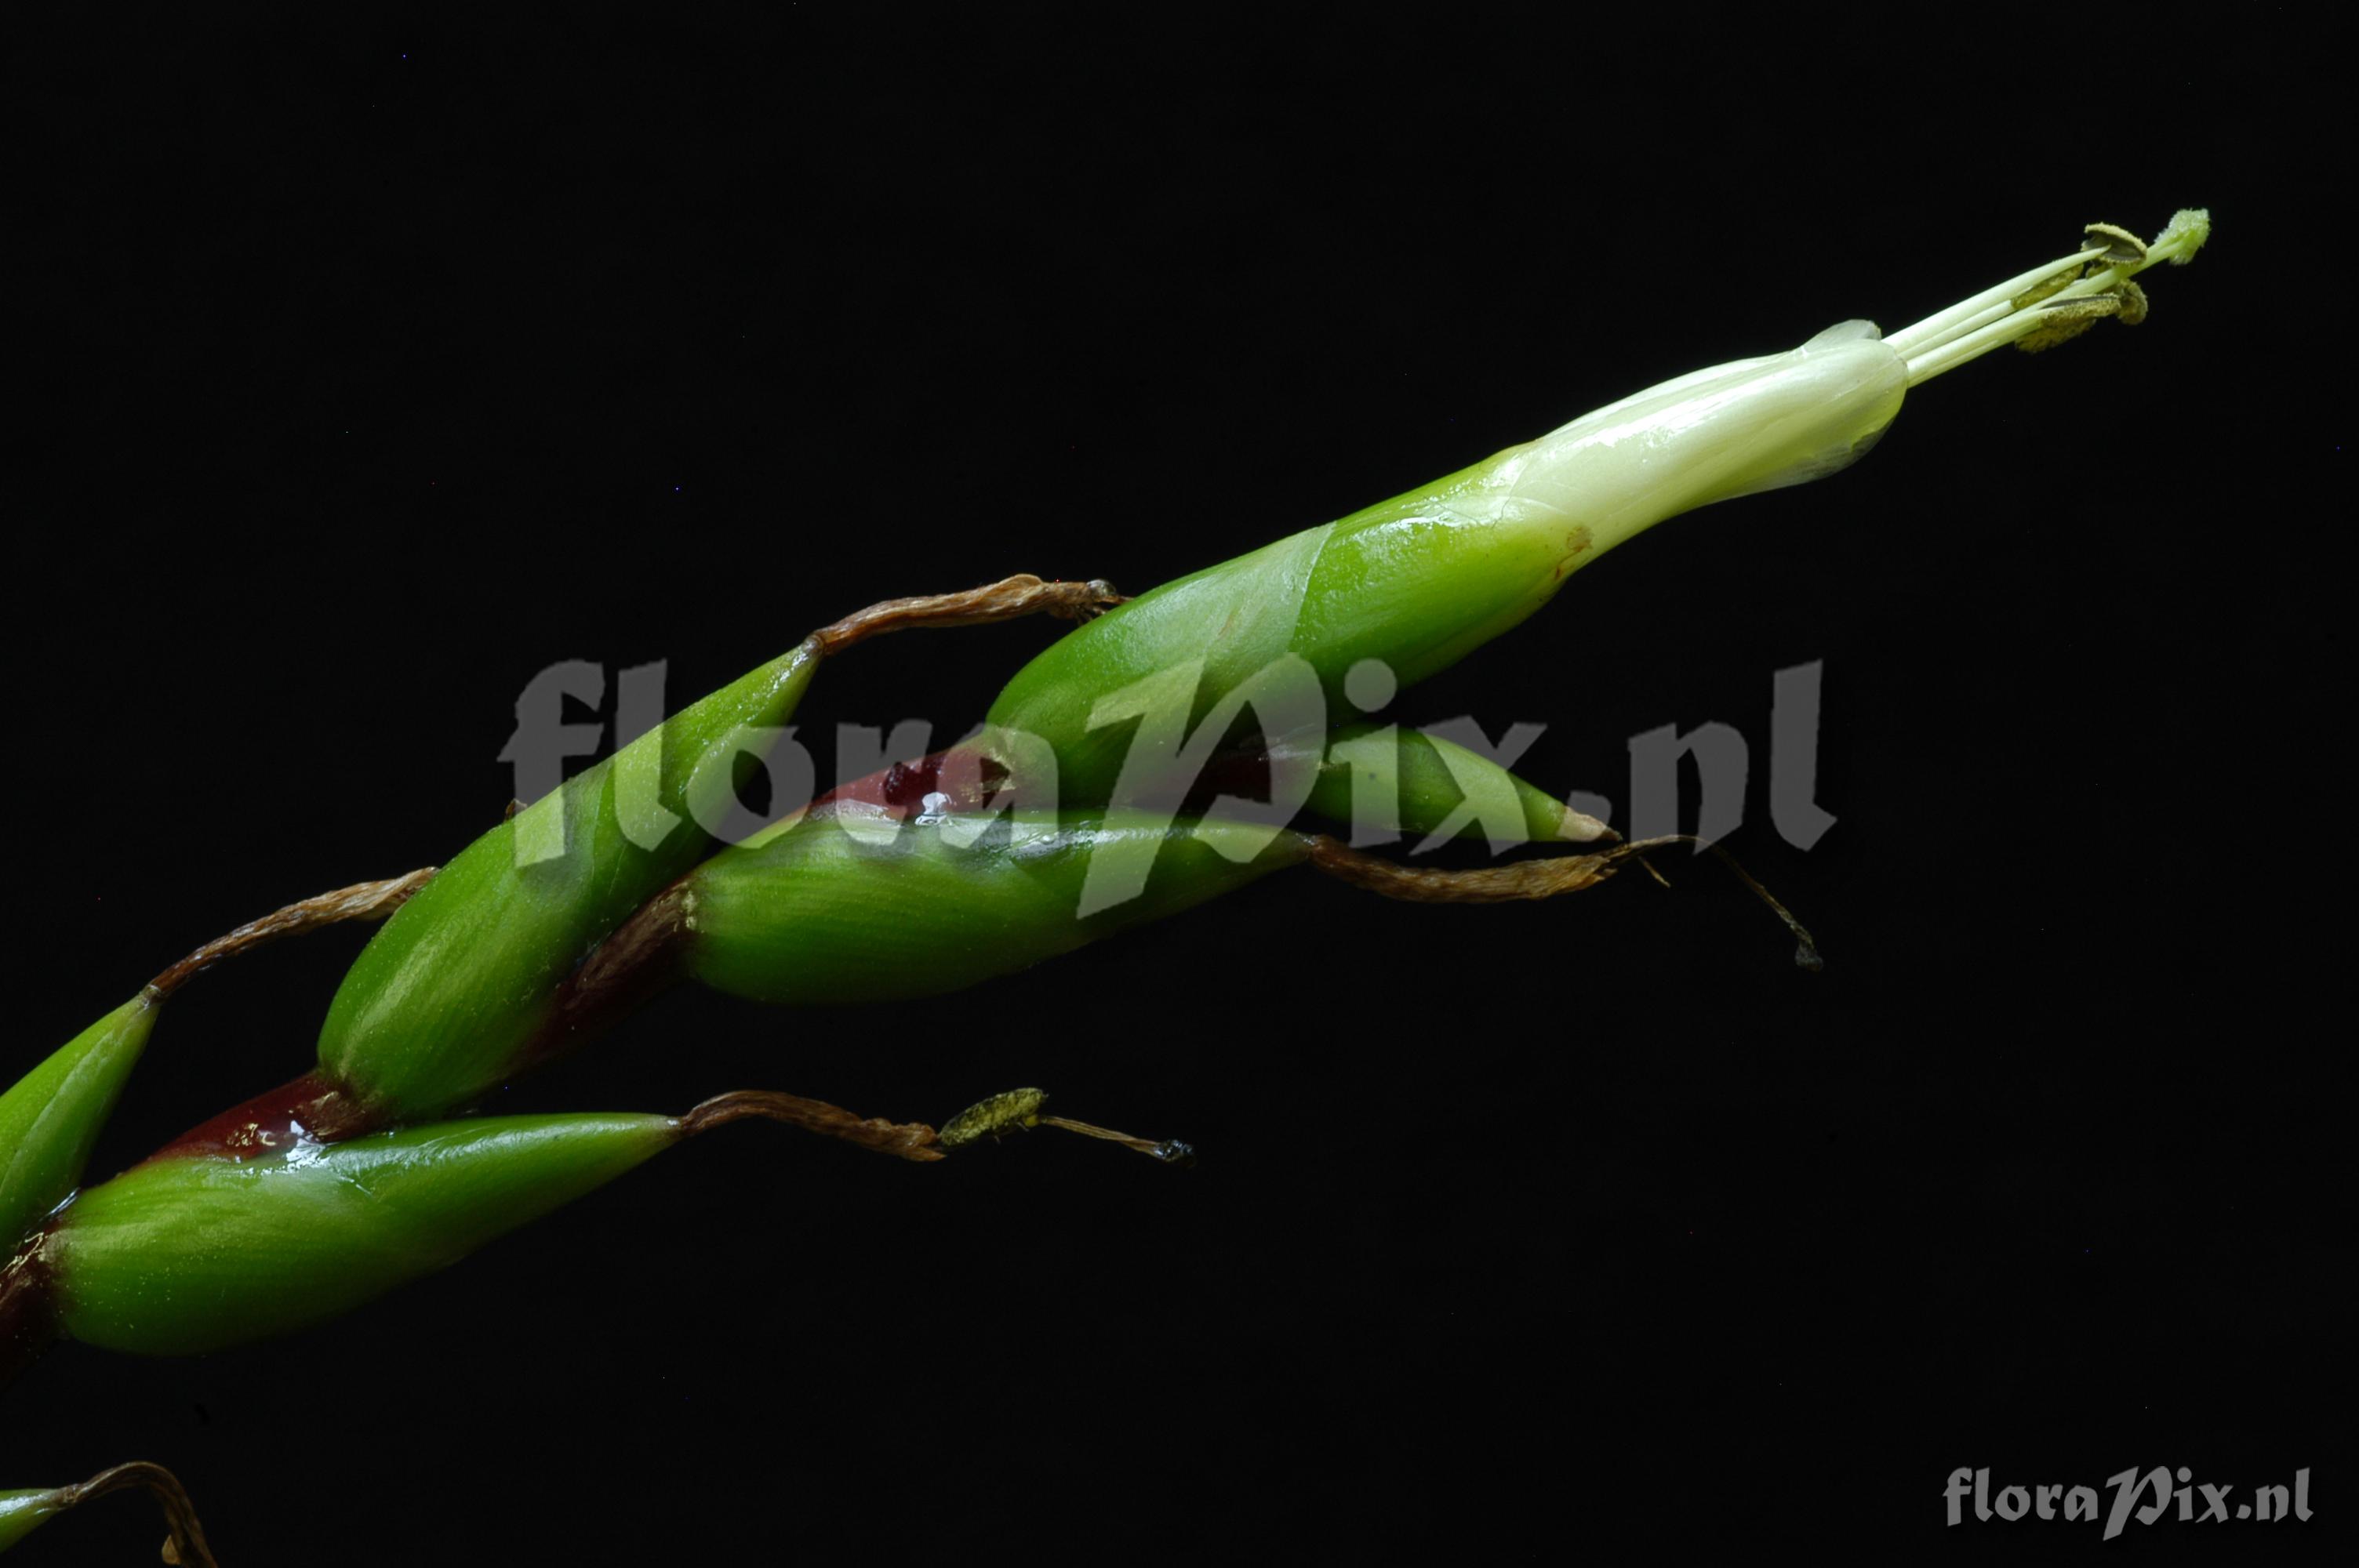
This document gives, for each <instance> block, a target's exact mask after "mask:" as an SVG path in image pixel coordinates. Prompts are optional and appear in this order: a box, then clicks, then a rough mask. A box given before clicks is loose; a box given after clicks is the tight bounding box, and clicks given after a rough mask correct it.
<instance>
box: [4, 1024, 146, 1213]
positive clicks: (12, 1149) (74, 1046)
mask: <svg viewBox="0 0 2359 1568" xmlns="http://www.w3.org/2000/svg"><path fill="white" fill-rule="evenodd" d="M155 1022H156V1006H155V1004H154V1003H153V1002H150V1001H149V1000H147V998H146V996H144V995H142V996H138V997H135V998H133V999H132V1000H129V1001H127V1002H125V1003H124V1004H123V1005H122V1006H121V1007H118V1008H116V1009H115V1010H114V1011H113V1012H110V1013H108V1014H107V1015H106V1016H105V1017H104V1018H102V1019H100V1020H99V1021H98V1022H96V1023H93V1024H92V1025H91V1026H90V1027H89V1028H88V1029H85V1030H83V1031H82V1033H80V1034H77V1035H75V1036H74V1037H73V1038H72V1039H71V1040H70V1041H68V1042H67V1043H66V1044H64V1045H62V1046H60V1047H59V1048H58V1050H56V1051H55V1052H53V1053H52V1054H50V1055H49V1059H48V1060H46V1061H44V1062H43V1063H41V1065H38V1066H37V1067H35V1068H34V1069H33V1070H32V1071H31V1072H29V1073H27V1074H26V1075H25V1076H24V1077H22V1078H20V1079H18V1080H17V1082H16V1085H15V1087H12V1088H10V1089H9V1090H8V1092H7V1093H6V1094H5V1095H0V1247H13V1246H14V1245H15V1244H16V1239H17V1238H19V1237H21V1236H23V1235H25V1234H26V1233H27V1232H28V1231H30V1230H31V1229H32V1228H33V1227H34V1226H35V1225H36V1224H38V1222H39V1220H40V1218H41V1217H42V1216H44V1215H46V1214H48V1213H49V1211H50V1210H51V1209H53V1208H55V1207H57V1206H58V1205H60V1204H61V1203H63V1202H64V1201H65V1200H66V1197H67V1195H69V1194H71V1192H72V1191H73V1190H74V1186H75V1184H77V1183H79V1182H80V1181H81V1180H82V1167H83V1166H84V1165H86V1164H88V1163H89V1162H90V1150H91V1145H92V1143H94V1142H96V1141H97V1140H98V1133H99V1130H100V1129H101V1128H103V1126H105V1125H106V1118H107V1115H108V1113H109V1112H111V1111H112V1110H114V1102H115V1100H116V1098H118V1097H120V1096H121V1095H122V1093H123V1086H124V1084H125V1081H127V1080H128V1079H129V1078H130V1076H131V1069H132V1067H133V1066H134V1065H136V1063H137V1062H138V1060H139V1054H140V1052H141V1051H142V1050H143V1049H145V1048H146V1046H147V1035H148V1033H149V1032H150V1031H151V1030H152V1029H153V1028H154V1027H155Z"/></svg>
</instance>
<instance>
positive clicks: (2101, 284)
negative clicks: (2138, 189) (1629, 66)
mask: <svg viewBox="0 0 2359 1568" xmlns="http://www.w3.org/2000/svg"><path fill="white" fill-rule="evenodd" d="M2210 230H2211V221H2210V219H2209V217H2208V216H2206V215H2205V214H2204V213H2203V212H2201V211H2184V212H2181V213H2180V214H2179V215H2178V216H2177V217H2176V218H2174V219H2172V220H2171V222H2170V226H2169V228H2168V229H2166V230H2165V231H2164V232H2163V236H2162V238H2161V240H2159V241H2158V242H2157V243H2155V244H2154V245H2153V246H2152V247H2148V246H2147V244H2146V243H2144V242H2142V241H2140V240H2139V239H2138V238H2137V237H2136V235H2134V234H2131V233H2129V232H2127V231H2125V230H2121V229H2116V228H2114V227H2113V226H2112V225H2110V224H2102V223H2100V224H2093V225H2091V226H2090V229H2089V230H2088V233H2089V235H2090V239H2089V242H2088V243H2086V244H2084V245H2083V246H2082V248H2081V249H2079V250H2077V251H2075V252H2073V253H2072V254H2070V255H2066V256H2060V257H2058V258H2057V259H2055V260H2053V261H2049V262H2045V263H2042V264H2041V265H2038V266H2036V267H2033V268H2031V269H2029V270H2028V271H2027V272H2024V273H2022V274H2020V275H2019V276H2016V277H2013V278H2009V279H2008V280H2006V282H2004V283H2002V284H1999V285H1998V286H1997V287H1994V288H1989V289H1985V290H1984V291H1983V292H1982V293H1980V294H1977V295H1974V296H1973V297H1970V298H1967V299H1963V300H1961V301H1960V302H1959V303H1958V304H1956V305H1954V306H1952V307H1951V308H1949V309H1947V310H1943V311H1940V312H1939V313H1937V314H1935V315H1933V316H1930V317H1928V318H1927V319H1924V320H1922V321H1919V322H1918V323H1917V324H1916V325H1914V326H1912V327H1909V328H1908V329H1907V330H1903V331H1899V332H1895V333H1892V334H1890V335H1889V336H1885V335H1882V334H1880V333H1879V332H1878V331H1877V330H1876V328H1875V325H1874V323H1872V322H1867V321H1846V322H1843V323H1842V324H1841V325H1839V326H1836V327H1832V328H1829V329H1828V330H1825V331H1823V332H1821V333H1820V334H1818V336H1816V337H1814V338H1812V339H1810V341H1808V342H1806V343H1804V344H1803V345H1802V346H1801V347H1799V348H1798V349H1794V350H1791V351H1788V352H1786V353H1782V354H1771V355H1767V356H1766V357H1764V358H1760V359H1750V360H1739V361H1737V362H1734V363H1733V364H1723V365H1714V366H1712V367H1711V368H1710V369H1708V370H1700V371H1696V372H1694V373H1690V374H1688V375H1683V376H1680V377H1677V378H1676V379H1674V380H1671V381H1667V382H1664V383H1663V384H1660V385H1658V386H1654V387H1650V388H1648V389H1647V391H1645V392H1641V393H1639V394H1637V395H1636V396H1632V397H1625V398H1624V399H1622V400H1621V401H1620V402H1618V403H1614V404H1612V405H1609V406H1606V407H1603V408H1600V409H1598V410H1597V411H1596V412H1595V413H1593V414H1588V415H1584V416H1582V417H1581V418H1579V419H1575V420H1574V421H1572V422H1571V424H1569V425H1565V426H1563V427H1560V428H1559V429H1556V430H1553V431H1550V432H1549V434H1548V435H1545V436H1542V437H1541V438H1539V439H1538V440H1536V441H1529V442H1527V443H1525V444H1524V445H1522V446H1518V447H1510V448H1508V449H1506V451H1503V452H1500V453H1497V454H1496V455H1495V456H1493V457H1491V458H1488V459H1486V460H1484V461H1482V462H1479V463H1476V464H1474V465H1473V467H1471V468H1468V469H1464V470H1460V471H1459V472H1457V473H1454V474H1451V475H1450V476H1449V477H1447V478H1445V479H1442V480H1439V481H1436V482H1434V483H1433V484H1431V485H1428V486H1424V487H1422V488H1420V489H1418V490H1413V491H1410V492H1408V493H1407V494H1404V495H1399V496H1396V497H1394V498H1393V499H1392V500H1390V501H1386V502H1382V503H1378V504H1377V505H1375V506H1371V507H1368V508H1366V509H1364V510H1363V511H1360V512H1356V513H1353V514H1352V515H1350V516H1348V517H1344V518H1343V519H1341V520H1339V521H1337V522H1333V523H1330V524H1325V525H1324V526H1322V527H1318V528H1312V529H1310V530H1308V531H1306V532H1303V533H1299V534H1295V535H1290V536H1288V537H1287V538H1283V539H1280V540H1278V541H1277V542H1276V543H1275V544H1272V545H1269V546H1265V547H1263V548H1262V549H1258V550H1256V551H1254V552H1252V553H1251V554H1249V555H1245V556H1240V557H1236V558H1235V559H1234V560H1230V561H1224V562H1223V563H1221V564H1220V565H1218V566H1215V567H1211V568H1206V569H1205V570H1202V571H1200V572H1196V573H1194V574H1192V575H1190V576H1188V577H1184V578H1180V579H1177V580H1176V581H1173V582H1169V583H1166V584H1164V585H1163V586H1162V587H1160V588H1158V589H1154V590H1153V591H1152V592H1149V593H1146V594H1142V595H1140V596H1139V597H1138V598H1137V599H1135V600H1131V601H1130V602H1128V603H1126V604H1124V605H1121V606H1119V607H1117V608H1116V609H1115V610H1114V611H1112V612H1111V613H1109V614H1106V615H1104V616H1102V617H1101V618H1099V619H1098V620H1096V621H1094V622H1091V623H1090V624H1088V625H1086V626H1083V627H1082V628H1080V629H1079V630H1078V631H1075V632H1073V633H1070V634H1069V635H1067V636H1066V637H1064V638H1062V639H1060V641H1059V642H1057V643H1055V644H1053V645H1052V646H1051V647H1049V649H1048V650H1047V651H1046V652H1044V653H1043V654H1041V655H1040V656H1039V657H1038V658H1037V659H1035V660H1033V661H1032V663H1031V664H1029V665H1027V666H1026V667H1025V668H1024V669H1023V670H1022V671H1021V672H1020V673H1018V675H1017V676H1016V678H1015V679H1014V680H1013V681H1011V682H1009V683H1008V685H1007V687H1006V689H1005V690H1004V691H1002V692H1001V694H1000V696H999V699H998V701H996V702H995V703H994V704H993V705H992V709H991V715H990V723H991V725H992V726H993V727H994V731H995V734H996V735H998V736H999V737H1001V739H1000V740H998V741H993V742H992V745H993V747H994V748H995V750H997V751H998V752H1000V753H1001V755H1000V760H1001V762H1002V763H1003V765H1006V766H1007V767H1008V768H1009V769H1010V771H1011V772H1015V771H1018V770H1017V769H1016V762H1015V760H1014V752H1013V750H1012V745H1013V741H1012V739H1010V738H1012V737H1016V736H1023V737H1027V738H1028V739H1029V741H1030V742H1031V743H1032V744H1034V745H1035V746H1036V747H1037V746H1038V745H1039V744H1040V743H1045V745H1046V748H1047V750H1048V752H1049V753H1051V754H1053V756H1054V758H1055V761H1056V763H1057V765H1058V767H1059V769H1060V773H1061V779H1062V787H1063V790H1064V792H1065V798H1066V799H1067V800H1068V801H1069V802H1076V803H1082V804H1086V803H1092V802H1102V801H1104V800H1106V799H1108V798H1110V795H1111V792H1112V790H1113V787H1114V783H1115V778H1116V773H1117V771H1118V769H1119V767H1120V765H1121V762H1122V758H1123V756H1124V755H1125V747H1126V746H1127V744H1128V739H1129V733H1130V730H1129V727H1128V726H1126V725H1125V724H1123V723H1120V722H1118V720H1121V719H1125V718H1127V717H1130V716H1133V715H1135V714H1136V712H1137V711H1138V708H1136V702H1138V701H1144V700H1146V698H1145V697H1142V696H1141V694H1142V693H1146V692H1147V691H1148V689H1149V688H1148V687H1147V686H1146V685H1144V684H1143V683H1147V682H1160V683H1162V684H1161V685H1158V686H1156V687H1153V688H1152V689H1153V691H1154V692H1156V693H1167V688H1168V693H1167V695H1169V697H1170V700H1174V701H1180V702H1182V703H1184V704H1185V706H1186V708H1187V710H1188V711H1187V714H1186V717H1187V719H1188V721H1189V723H1190V725H1193V724H1195V723H1196V722H1197V721H1199V720H1201V719H1203V718H1204V716H1205V715H1206V714H1207V713H1208V712H1210V711H1211V710H1212V708H1213V707H1214V705H1215V704H1217V703H1220V702H1223V701H1227V700H1231V699H1233V697H1234V694H1237V693H1239V692H1241V691H1244V690H1246V689H1248V686H1247V683H1249V682H1253V681H1256V680H1257V679H1261V678H1263V676H1264V672H1267V671H1271V670H1275V669H1277V668H1279V667H1281V665H1288V661H1292V662H1293V663H1295V664H1299V665H1307V667H1308V670H1309V672H1310V674H1312V675H1314V676H1316V678H1317V680H1318V682H1319V684H1320V686H1321V688H1322V690H1323V693H1324V699H1325V712H1327V713H1331V714H1332V713H1344V712H1352V711H1356V709H1354V708H1346V707H1344V706H1343V704H1344V702H1345V700H1346V699H1347V697H1348V694H1347V693H1346V692H1345V691H1344V689H1343V677H1344V676H1345V675H1346V673H1347V672H1349V671H1350V670H1351V669H1352V668H1353V666H1354V665H1357V664H1359V663H1360V662H1362V661H1365V660H1375V661H1379V662H1381V663H1382V664H1383V665H1385V666H1386V667H1387V668H1388V669H1389V670H1390V671H1391V673H1392V675H1393V676H1394V677H1395V678H1396V679H1397V681H1398V683H1399V684H1401V685H1407V684H1408V683H1410V682H1413V681H1417V680H1420V679H1422V678H1424V677H1425V676H1429V675H1431V674H1433V673H1434V672H1435V671H1437V670H1440V669H1442V668H1445V667H1446V666H1448V665H1451V664H1453V663H1455V662H1456V661H1457V660H1459V659H1460V658H1462V657H1464V656H1465V655H1466V654H1468V653H1471V652H1472V651H1473V649H1475V648H1477V647H1479V646H1481V645H1482V644H1483V643H1486V642H1488V641H1490V640H1491V639H1492V638H1494V637H1495V636H1497V635H1499V633H1502V632H1505V631H1506V630H1507V629H1508V628H1510V627H1512V626H1514V625H1516V624H1517V622H1521V621H1522V620H1523V619H1524V618H1525V617H1527V616H1528V615H1530V614H1531V613H1532V612H1533V611H1536V610H1538V608H1539V607H1540V606H1541V605H1543V604H1545V603H1547V602H1548V601H1549V600H1550V599H1551V598H1553V597H1555V595H1556V593H1557V592H1558V590H1559V589H1561V588H1562V587H1563V586H1564V583H1565V580H1566V579H1567V578H1569V577H1570V576H1571V573H1572V572H1573V571H1574V570H1575V569H1577V568H1581V567H1583V566H1586V565H1588V564H1589V563H1590V562H1591V561H1593V560H1594V559H1596V558H1597V557H1599V556H1601V555H1603V554H1604V553H1605V552H1606V551H1607V550H1610V549H1612V548H1613V547H1614V546H1616V545H1618V544H1620V543H1622V542H1623V541H1624V540H1625V539H1628V538H1630V537H1631V536H1632V535H1636V534H1637V533H1638V532H1640V531H1641V530H1643V529H1645V528H1647V527H1648V526H1650V525H1652V524H1656V523H1659V522H1661V521H1662V520H1663V519H1664V518H1666V517H1672V516H1676V515H1678V514H1680V513H1682V512H1688V511H1691V510H1693V509H1694V508H1696V507H1699V506H1703V505H1708V504H1709V503H1712V502H1715V501H1726V500H1728V499H1729V498H1731V497H1733V496H1739V495H1750V494H1752V493H1753V492H1756V491H1763V490H1772V489H1775V488H1777V487H1778V486H1781V485H1788V484H1799V483H1801V482H1802V481H1805V480H1812V479H1817V478H1819V477H1821V475H1824V474H1830V473H1833V472H1834V471H1836V470H1839V469H1842V468H1844V467H1846V466H1848V465H1849V464H1850V463H1852V462H1853V461H1854V460H1856V459H1858V458H1859V457H1860V456H1861V455H1862V454H1863V453H1864V452H1865V451H1866V450H1867V449H1869V448H1870V447H1871V446H1873V445H1875V440H1876V438H1877V437H1879V436H1881V435H1882V434H1883V432H1884V429H1885V427H1886V426H1887V425H1889V424H1890V423H1891V422H1892V418H1893V416H1895V415H1896V414H1897V413H1899V411H1900V404H1901V400H1902V399H1903V398H1904V397H1905V396H1906V395H1907V394H1908V389H1909V388H1911V387H1914V386H1919V385H1921V384H1924V383H1925V382H1927V381H1930V380H1931V379H1932V378H1933V377H1935V376H1937V375H1940V374H1942V373H1945V372H1947V371H1950V370H1953V369H1955V368H1956V367H1957V366H1959V365H1962V364H1963V363H1965V362H1967V361H1969V360H1972V359H1973V358H1975V357H1977V356H1978V355H1981V354H1984V353H1988V352H1989V351H1991V350H1993V349H1995V348H1998V347H2000V346H2002V345H2004V344H2006V343H2010V342H2012V343H2017V344H2019V345H2020V346H2022V347H2024V348H2027V349H2032V348H2044V347H2046V346H2048V345H2049V344H2050V343H2053V342H2058V341H2062V340H2063V339H2065V338H2068V337H2071V336H2072V335H2074V334H2075V333H2077V332H2079V331H2081V330H2085V329H2086V328H2087V327H2088V326H2089V325H2090V324H2091V323H2093V321H2094V320H2096V319H2098V318H2099V317H2102V316H2108V315H2112V316H2119V317H2121V318H2122V319H2123V320H2125V321H2129V322H2135V321H2136V320H2139V319H2143V317H2144V316H2145V313H2146V297H2145V295H2144V294H2143V293H2142V292H2141V291H2140V290H2139V288H2138V286H2137V285H2136V283H2135V282H2133V281H2131V280H2132V278H2133V277H2135V276H2136V274H2137V273H2139V272H2140V271H2143V270H2144V269H2145V268H2147V267H2148V266H2151V265H2154V264H2155V263H2157V262H2161V261H2174V262H2183V261H2185V260H2187V259H2188V258H2189V257H2190V255H2192V254H2194V252H2195V250H2196V248H2197V247H2198V246H2200V245H2201V243H2203V240H2204V238H2205V236H2206V235H2207V234H2208V233H2209V232H2210ZM1125 694H1127V696H1125ZM1155 700H1156V701H1158V702H1161V701H1163V700H1165V698H1164V697H1161V696H1158V697H1156V698H1155ZM1125 701H1129V702H1132V703H1133V706H1131V707H1124V706H1123V703H1124V702H1125ZM1102 702H1103V703H1111V704H1112V705H1113V706H1111V707H1106V706H1102ZM1263 718H1264V720H1265V730H1266V729H1267V719H1268V716H1267V715H1266V714H1265V715H1264V716H1263ZM1173 733H1175V734H1176V733H1177V731H1176V730H1175V731H1173Z"/></svg>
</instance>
